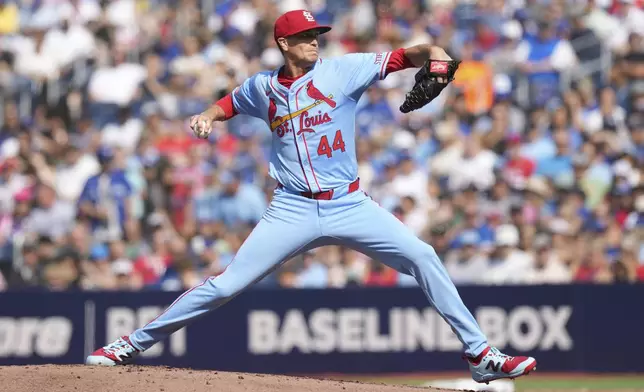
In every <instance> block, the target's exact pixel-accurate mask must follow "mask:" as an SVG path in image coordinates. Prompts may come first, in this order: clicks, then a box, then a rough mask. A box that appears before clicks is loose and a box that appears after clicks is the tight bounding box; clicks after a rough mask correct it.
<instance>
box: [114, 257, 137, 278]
mask: <svg viewBox="0 0 644 392" xmlns="http://www.w3.org/2000/svg"><path fill="white" fill-rule="evenodd" d="M133 269H134V268H133V265H132V262H131V261H130V260H128V259H118V260H114V262H113V263H112V273H113V274H114V275H129V274H131V273H132V270H133Z"/></svg>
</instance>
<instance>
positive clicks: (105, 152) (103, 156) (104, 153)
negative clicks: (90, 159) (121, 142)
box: [96, 146, 114, 165]
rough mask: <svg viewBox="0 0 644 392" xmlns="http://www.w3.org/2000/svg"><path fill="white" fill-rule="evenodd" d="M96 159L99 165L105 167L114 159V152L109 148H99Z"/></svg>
mask: <svg viewBox="0 0 644 392" xmlns="http://www.w3.org/2000/svg"><path fill="white" fill-rule="evenodd" d="M96 157H97V158H98V162H99V163H100V164H101V165H105V164H107V163H109V162H111V161H112V159H113V158H114V151H113V150H112V148H110V147H106V146H101V147H100V148H99V149H98V151H97V152H96Z"/></svg>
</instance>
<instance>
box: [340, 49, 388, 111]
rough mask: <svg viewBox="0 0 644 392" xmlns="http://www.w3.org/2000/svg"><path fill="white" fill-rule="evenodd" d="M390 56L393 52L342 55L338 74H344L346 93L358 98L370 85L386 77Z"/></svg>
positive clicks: (355, 98)
mask: <svg viewBox="0 0 644 392" xmlns="http://www.w3.org/2000/svg"><path fill="white" fill-rule="evenodd" d="M390 56H391V52H382V53H350V54H346V55H344V56H341V57H340V58H339V59H338V60H339V63H338V70H337V74H338V75H342V76H343V78H342V82H343V83H342V84H343V88H344V93H345V94H346V95H347V96H349V97H350V98H352V99H354V100H358V99H359V98H360V96H361V95H362V93H363V92H365V91H366V90H367V89H368V88H369V86H371V85H372V84H373V83H375V82H376V81H378V80H382V79H384V78H385V76H386V71H387V62H388V61H389V57H390ZM345 75H346V76H345Z"/></svg>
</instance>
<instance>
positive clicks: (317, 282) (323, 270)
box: [294, 252, 329, 289]
mask: <svg viewBox="0 0 644 392" xmlns="http://www.w3.org/2000/svg"><path fill="white" fill-rule="evenodd" d="M302 257H303V259H304V268H303V269H302V270H301V271H300V272H299V273H298V274H297V276H296V278H295V284H294V286H295V287H296V288H320V289H322V288H326V287H327V281H328V279H329V270H328V268H327V267H326V265H324V264H323V263H321V262H319V261H317V260H316V259H315V257H314V255H313V253H312V252H307V253H305V254H304V255H303V256H302Z"/></svg>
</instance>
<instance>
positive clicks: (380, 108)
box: [356, 87, 396, 136]
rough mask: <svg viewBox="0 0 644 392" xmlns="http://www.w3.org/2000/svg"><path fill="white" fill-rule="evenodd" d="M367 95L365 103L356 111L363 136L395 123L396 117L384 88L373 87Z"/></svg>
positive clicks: (357, 122)
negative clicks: (386, 97)
mask: <svg viewBox="0 0 644 392" xmlns="http://www.w3.org/2000/svg"><path fill="white" fill-rule="evenodd" d="M365 96H366V98H365V99H364V101H363V102H364V104H362V105H361V107H360V108H359V109H358V111H357V112H356V125H357V128H358V132H359V133H360V135H361V136H367V135H370V134H371V133H372V132H374V131H376V130H378V129H380V128H382V127H386V126H388V125H392V124H395V122H396V119H395V118H394V114H393V111H392V110H391V107H390V106H389V103H388V102H387V100H386V99H385V96H384V94H383V91H382V89H380V88H379V87H371V88H370V89H369V90H367V94H366V95H365Z"/></svg>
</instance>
